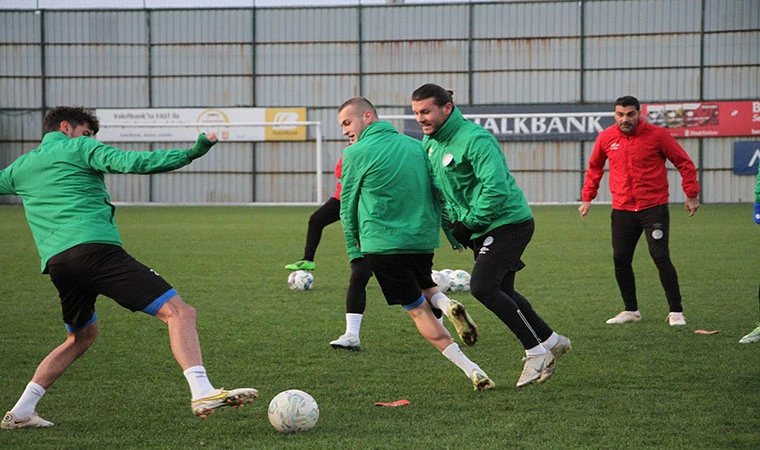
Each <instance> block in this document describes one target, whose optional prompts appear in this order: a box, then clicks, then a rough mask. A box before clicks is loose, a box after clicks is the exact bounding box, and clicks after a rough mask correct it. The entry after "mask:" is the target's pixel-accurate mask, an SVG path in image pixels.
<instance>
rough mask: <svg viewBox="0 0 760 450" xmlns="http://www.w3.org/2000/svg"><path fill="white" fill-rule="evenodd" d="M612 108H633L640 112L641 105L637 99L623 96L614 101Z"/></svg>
mask: <svg viewBox="0 0 760 450" xmlns="http://www.w3.org/2000/svg"><path fill="white" fill-rule="evenodd" d="M614 106H622V107H626V106H635V107H636V111H641V103H639V99H637V98H636V97H633V96H630V95H625V96H623V97H620V98H618V99H617V100H615V105H614Z"/></svg>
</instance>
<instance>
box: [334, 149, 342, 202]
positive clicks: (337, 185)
mask: <svg viewBox="0 0 760 450" xmlns="http://www.w3.org/2000/svg"><path fill="white" fill-rule="evenodd" d="M342 170H343V155H340V158H338V164H336V165H335V178H337V179H338V182H337V183H335V193H334V194H333V197H335V199H337V200H340V174H341V172H342Z"/></svg>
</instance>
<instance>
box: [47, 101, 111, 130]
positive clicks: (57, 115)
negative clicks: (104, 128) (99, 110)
mask: <svg viewBox="0 0 760 450" xmlns="http://www.w3.org/2000/svg"><path fill="white" fill-rule="evenodd" d="M61 122H68V123H70V124H71V126H72V127H77V126H79V125H83V124H87V125H89V126H90V130H91V131H92V135H93V136H95V135H96V134H97V133H98V130H100V120H98V117H97V116H96V115H95V114H94V113H93V112H92V111H90V110H87V109H84V107H83V106H56V107H55V108H53V109H51V110H50V111H48V113H47V114H45V119H44V120H43V121H42V134H47V133H50V132H51V131H58V130H59V129H60V128H61Z"/></svg>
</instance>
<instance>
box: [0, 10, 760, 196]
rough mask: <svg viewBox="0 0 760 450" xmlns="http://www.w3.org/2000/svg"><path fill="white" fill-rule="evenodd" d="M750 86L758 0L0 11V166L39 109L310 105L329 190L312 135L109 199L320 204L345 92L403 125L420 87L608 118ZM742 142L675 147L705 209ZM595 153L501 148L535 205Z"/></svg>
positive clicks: (743, 91)
mask: <svg viewBox="0 0 760 450" xmlns="http://www.w3.org/2000/svg"><path fill="white" fill-rule="evenodd" d="M148 3H149V2H143V4H148ZM758 80H760V0H732V1H730V2H727V1H725V0H670V1H666V2H665V1H656V0H617V1H607V0H581V1H577V0H573V1H563V0H558V1H540V0H536V1H505V2H467V3H431V4H395V3H394V4H371V5H365V4H361V3H359V4H357V5H348V6H345V5H344V6H331V7H311V6H310V7H301V8H299V7H256V6H252V7H245V8H211V9H161V8H150V7H144V8H132V9H91V10H64V9H41V10H31V9H28V10H24V9H20V10H19V9H14V10H11V9H7V10H1V9H0V167H5V166H6V165H8V164H9V163H10V162H11V161H12V160H13V159H15V158H16V157H17V156H19V155H20V154H22V153H24V152H26V151H29V150H30V149H31V148H33V147H35V146H36V144H37V143H38V142H39V140H40V139H41V122H42V116H43V115H44V112H45V111H46V110H48V109H49V108H50V107H52V106H56V105H59V104H77V105H84V106H86V107H89V108H94V109H97V108H184V107H187V108H191V107H204V108H205V107H247V106H250V107H307V120H309V121H319V122H321V123H322V124H323V129H324V130H325V137H324V138H325V142H324V152H323V157H322V158H323V160H322V161H321V163H322V166H323V167H324V168H325V170H324V172H323V174H322V186H324V188H323V189H321V192H318V190H317V189H316V188H315V187H314V186H315V183H314V175H313V168H314V167H316V165H317V163H316V161H315V160H314V158H315V156H314V152H313V148H314V142H313V140H314V135H313V134H310V135H309V140H310V141H308V142H255V143H254V142H251V143H230V144H225V145H224V146H223V148H220V149H218V150H217V151H215V152H214V153H213V156H212V157H207V158H204V159H201V160H199V161H196V162H194V163H193V164H192V165H191V166H189V167H186V168H184V169H182V170H179V171H177V172H175V173H170V174H161V175H151V176H138V175H109V176H107V183H108V185H109V189H110V191H111V194H112V197H113V200H115V201H119V202H158V201H160V202H170V203H187V202H193V203H199V202H217V203H270V202H320V201H322V200H324V199H326V198H327V197H328V196H329V195H330V194H331V189H332V186H333V184H334V181H335V180H334V179H333V177H332V171H331V169H332V166H333V165H334V164H335V162H336V161H337V159H338V157H339V155H340V152H341V151H342V149H343V147H344V144H345V140H344V139H343V138H342V136H341V135H340V129H339V127H338V125H337V119H336V107H337V106H338V105H339V104H340V103H342V101H343V100H345V99H347V98H349V97H352V96H355V95H362V96H365V97H367V98H369V99H370V100H372V101H373V102H374V103H375V104H376V105H377V106H378V109H379V111H380V113H381V115H399V114H404V113H405V112H406V111H407V108H408V105H409V96H410V94H411V92H412V91H413V90H414V89H415V88H416V87H418V86H419V85H421V84H423V83H427V82H436V83H438V84H441V85H445V86H447V87H449V88H452V89H453V90H454V91H455V100H456V102H457V103H458V104H459V105H463V106H497V105H499V106H505V107H509V106H515V105H523V106H524V105H576V104H577V105H584V104H599V103H603V104H610V109H611V108H612V107H611V104H612V102H613V101H614V99H615V98H616V97H618V96H620V95H625V94H631V95H635V96H637V97H638V98H639V99H640V100H641V101H642V102H669V101H673V102H679V101H692V102H698V101H708V100H710V101H713V100H715V101H717V100H756V99H760V82H758ZM394 124H396V125H397V126H398V127H399V128H403V127H404V123H403V122H394ZM752 139H753V138H752V137H742V138H695V139H681V140H680V142H681V144H682V145H683V146H684V148H685V149H686V150H687V152H688V153H689V154H690V155H691V156H692V158H693V159H694V161H695V163H697V165H698V168H699V171H700V180H701V182H702V186H703V201H705V202H738V201H748V199H750V197H751V192H752V186H753V184H754V180H753V179H750V178H751V177H746V176H744V177H742V176H737V175H734V174H733V171H732V153H731V152H732V146H733V143H734V142H736V141H742V140H752ZM176 145H177V144H175V143H172V144H169V143H161V142H158V143H155V144H129V143H116V146H119V147H122V148H128V149H135V150H151V149H155V148H167V147H170V146H176ZM183 145H184V144H183ZM187 145H190V143H187ZM592 145H593V143H592V142H580V143H579V142H565V141H556V142H551V141H549V142H547V141H541V142H519V143H511V142H510V143H502V146H503V150H504V152H505V154H506V157H507V160H508V162H509V164H510V168H511V170H512V172H513V173H514V174H515V176H516V178H517V179H518V182H519V183H520V185H521V186H522V187H523V189H524V190H525V192H526V196H527V197H528V199H529V200H530V201H531V202H533V203H554V202H558V203H565V202H573V201H577V200H578V197H579V194H580V183H581V179H582V174H583V172H584V169H585V163H586V160H587V158H588V155H589V154H590V150H591V147H592ZM671 178H672V179H671V187H672V189H671V191H672V192H671V194H672V196H671V199H672V200H673V201H680V200H681V199H682V196H683V194H682V193H681V192H680V189H678V186H679V185H680V182H679V179H678V176H677V174H676V173H673V174H672V176H671ZM673 186H675V188H673ZM600 194H601V195H600V200H602V201H605V200H609V197H608V196H607V197H605V196H606V195H608V194H606V193H604V190H601V192H600ZM19 201H20V200H19V199H18V198H15V197H9V196H0V203H9V202H10V203H18V202H19Z"/></svg>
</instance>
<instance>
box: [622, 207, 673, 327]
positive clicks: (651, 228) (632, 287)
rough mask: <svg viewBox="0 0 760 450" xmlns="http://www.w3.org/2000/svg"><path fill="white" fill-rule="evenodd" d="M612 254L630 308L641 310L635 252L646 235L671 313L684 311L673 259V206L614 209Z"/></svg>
mask: <svg viewBox="0 0 760 450" xmlns="http://www.w3.org/2000/svg"><path fill="white" fill-rule="evenodd" d="M611 217H612V253H613V256H612V258H613V260H614V262H615V279H616V280H617V283H618V287H619V288H620V295H621V296H622V297H623V303H625V309H626V310H627V311H637V310H638V309H639V306H638V300H637V298H636V279H635V277H634V274H633V264H632V263H633V253H634V252H635V251H636V244H637V243H638V242H639V238H640V237H641V234H642V232H643V233H644V236H646V240H647V245H648V246H649V255H650V256H651V257H652V260H653V261H654V264H655V266H657V271H658V272H659V274H660V284H662V287H663V289H665V297H666V298H667V299H668V306H669V307H670V312H683V307H682V306H681V289H680V288H679V285H678V273H677V272H676V268H675V267H674V266H673V263H672V262H671V261H670V250H669V248H668V242H669V240H670V209H669V208H668V205H659V206H655V207H653V208H648V209H645V210H643V211H637V212H633V211H621V210H616V209H613V210H612V215H611Z"/></svg>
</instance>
